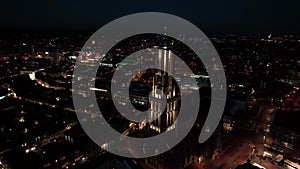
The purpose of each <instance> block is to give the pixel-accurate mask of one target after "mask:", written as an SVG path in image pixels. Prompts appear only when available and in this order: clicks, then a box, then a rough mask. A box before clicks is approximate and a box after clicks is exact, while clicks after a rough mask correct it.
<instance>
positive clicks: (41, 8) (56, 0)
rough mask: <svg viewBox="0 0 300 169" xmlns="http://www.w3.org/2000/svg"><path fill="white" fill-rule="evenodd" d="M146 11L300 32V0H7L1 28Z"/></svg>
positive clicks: (216, 25) (95, 23)
mask: <svg viewBox="0 0 300 169" xmlns="http://www.w3.org/2000/svg"><path fill="white" fill-rule="evenodd" d="M144 11H147V12H149V11H159V12H166V13H171V14H175V15H177V16H179V17H182V18H185V19H187V20H189V21H191V22H192V23H194V24H196V25H198V26H199V27H200V29H202V30H203V31H205V32H213V33H268V32H271V33H298V32H299V30H300V22H299V21H300V19H299V17H300V1H299V0H290V1H288V0H285V1H284V0H280V1H279V0H218V1H217V0H205V1H200V0H193V1H188V0H181V1H175V0H173V1H171V0H153V1H146V0H139V1H136V0H127V1H124V0H123V1H121V0H120V1H115V0H107V1H101V0H97V1H91V0H82V1H74V0H38V1H37V0H20V1H16V0H5V1H4V2H3V1H2V2H1V3H0V20H1V22H0V28H6V29H32V28H33V29H45V28H47V29H58V30H60V29H61V30H63V29H64V30H86V29H89V30H97V29H98V28H100V27H101V25H103V24H104V23H107V22H109V21H111V20H113V19H116V18H118V17H121V16H124V15H127V14H131V13H136V12H144Z"/></svg>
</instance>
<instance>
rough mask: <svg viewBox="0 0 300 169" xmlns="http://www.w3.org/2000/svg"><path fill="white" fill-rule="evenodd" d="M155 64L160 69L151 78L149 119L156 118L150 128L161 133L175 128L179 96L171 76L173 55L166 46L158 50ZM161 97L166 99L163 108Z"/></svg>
mask: <svg viewBox="0 0 300 169" xmlns="http://www.w3.org/2000/svg"><path fill="white" fill-rule="evenodd" d="M156 64H157V65H158V67H159V68H160V70H155V77H154V78H153V85H152V93H151V96H150V97H151V98H152V99H151V100H150V105H151V107H150V114H149V116H150V117H149V119H150V120H154V119H156V120H154V121H153V122H151V123H150V128H151V129H153V130H155V131H156V132H159V133H161V132H164V131H169V130H172V129H174V128H175V126H176V124H175V123H174V121H175V120H176V117H177V115H178V98H179V97H178V91H177V90H176V87H175V84H176V82H175V81H174V79H173V78H172V74H173V73H174V61H173V56H172V52H171V51H170V50H168V49H167V47H164V49H160V50H159V52H158V57H157V58H156ZM168 72H169V73H168ZM162 97H166V99H167V100H166V105H165V107H166V108H165V110H164V109H163V108H162V106H164V105H162V103H161V100H160V99H161V98H162Z"/></svg>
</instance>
